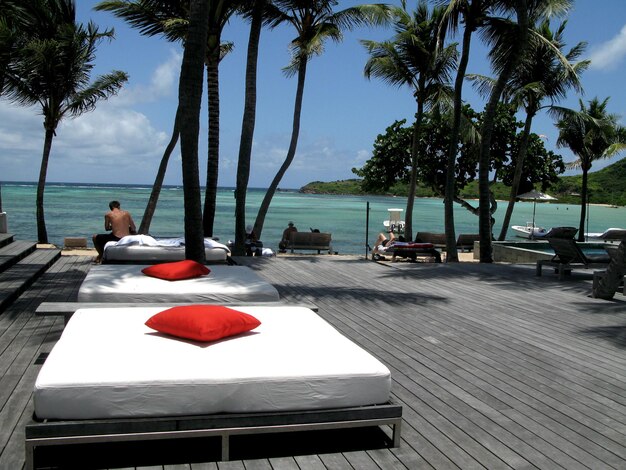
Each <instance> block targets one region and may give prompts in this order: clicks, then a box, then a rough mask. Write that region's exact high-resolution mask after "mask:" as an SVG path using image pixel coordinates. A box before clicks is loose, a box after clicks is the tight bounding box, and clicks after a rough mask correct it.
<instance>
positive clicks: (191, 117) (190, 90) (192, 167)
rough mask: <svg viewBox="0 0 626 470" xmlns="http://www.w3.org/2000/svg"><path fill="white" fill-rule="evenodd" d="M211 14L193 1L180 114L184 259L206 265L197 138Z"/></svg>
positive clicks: (204, 0) (203, 0) (201, 0)
mask: <svg viewBox="0 0 626 470" xmlns="http://www.w3.org/2000/svg"><path fill="white" fill-rule="evenodd" d="M208 14H209V0H191V5H190V9H189V29H188V33H187V38H186V41H185V52H184V54H183V63H182V65H181V68H180V82H179V88H178V112H177V114H178V117H177V122H178V124H179V125H180V152H181V157H182V172H183V193H184V200H185V258H187V259H191V260H195V261H197V262H199V263H204V262H205V254H204V237H203V233H202V207H201V198H200V172H199V169H198V135H199V134H200V103H201V101H202V77H203V74H204V59H205V57H206V48H207V36H208V24H207V22H206V20H205V19H206V18H207V15H208Z"/></svg>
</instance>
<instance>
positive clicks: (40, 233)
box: [36, 128, 54, 243]
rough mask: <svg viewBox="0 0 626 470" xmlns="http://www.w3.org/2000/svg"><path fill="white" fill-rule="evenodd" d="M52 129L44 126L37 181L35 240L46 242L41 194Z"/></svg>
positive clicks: (44, 183)
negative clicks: (44, 131)
mask: <svg viewBox="0 0 626 470" xmlns="http://www.w3.org/2000/svg"><path fill="white" fill-rule="evenodd" d="M53 137H54V129H48V128H46V136H45V140H44V144H43V155H42V157H41V168H40V169H39V181H38V182H37V199H36V206H37V241H38V242H39V243H48V231H47V230H46V218H45V215H44V210H43V196H44V190H45V188H46V175H47V174H48V160H49V159H50V149H51V148H52V139H53Z"/></svg>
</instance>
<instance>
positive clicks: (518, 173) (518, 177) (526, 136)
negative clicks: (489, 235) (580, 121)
mask: <svg viewBox="0 0 626 470" xmlns="http://www.w3.org/2000/svg"><path fill="white" fill-rule="evenodd" d="M533 116H534V113H532V112H528V113H527V114H526V122H525V123H524V133H523V134H522V139H521V141H520V146H519V150H518V151H517V158H516V161H515V173H514V174H513V182H512V184H511V194H510V195H509V205H508V206H507V208H506V213H505V214H504V219H503V220H502V229H501V230H500V236H499V237H498V240H500V241H502V240H505V239H506V233H507V231H508V230H509V224H510V223H511V216H512V215H513V208H514V207H515V199H516V197H517V193H518V191H519V184H520V182H521V181H522V174H523V173H524V160H525V159H526V152H527V149H528V141H529V140H530V128H531V126H532V123H533Z"/></svg>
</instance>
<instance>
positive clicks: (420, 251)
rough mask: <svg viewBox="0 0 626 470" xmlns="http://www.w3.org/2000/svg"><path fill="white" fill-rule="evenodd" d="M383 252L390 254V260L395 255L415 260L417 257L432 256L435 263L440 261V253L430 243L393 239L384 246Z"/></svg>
mask: <svg viewBox="0 0 626 470" xmlns="http://www.w3.org/2000/svg"><path fill="white" fill-rule="evenodd" d="M384 254H390V255H391V260H392V261H395V260H396V257H397V256H399V257H401V258H409V259H411V260H413V261H416V260H417V258H424V257H426V258H432V259H434V260H435V262H436V263H441V253H440V252H439V251H437V250H436V249H435V247H434V245H433V244H432V243H414V242H408V243H407V242H397V241H394V242H393V244H390V246H387V247H385V250H384Z"/></svg>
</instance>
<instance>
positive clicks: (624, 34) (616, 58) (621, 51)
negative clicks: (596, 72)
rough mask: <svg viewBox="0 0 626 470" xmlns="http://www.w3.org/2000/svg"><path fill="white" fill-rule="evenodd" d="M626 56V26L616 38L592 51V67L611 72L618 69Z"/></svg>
mask: <svg viewBox="0 0 626 470" xmlns="http://www.w3.org/2000/svg"><path fill="white" fill-rule="evenodd" d="M624 56H626V25H624V26H623V27H622V29H621V30H620V32H619V33H618V34H617V36H615V37H614V38H612V39H610V40H608V41H606V42H605V43H603V44H600V45H598V46H596V47H594V48H593V50H592V51H591V57H589V58H590V59H591V67H593V68H596V69H601V70H603V69H606V70H611V69H614V68H615V67H617V65H619V63H620V62H621V61H622V59H623V58H624Z"/></svg>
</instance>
